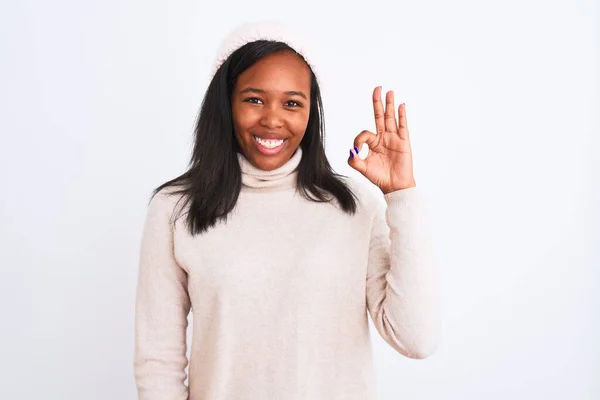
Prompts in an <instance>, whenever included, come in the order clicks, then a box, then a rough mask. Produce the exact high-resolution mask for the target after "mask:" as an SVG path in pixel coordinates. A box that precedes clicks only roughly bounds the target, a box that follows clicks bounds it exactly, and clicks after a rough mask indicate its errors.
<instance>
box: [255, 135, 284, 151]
mask: <svg viewBox="0 0 600 400" xmlns="http://www.w3.org/2000/svg"><path fill="white" fill-rule="evenodd" d="M286 141H287V139H279V140H264V139H261V138H259V137H257V136H254V142H255V143H256V144H257V148H258V150H259V151H260V152H261V153H263V154H265V155H274V154H277V153H279V151H281V149H282V148H283V147H284V144H285V142H286Z"/></svg>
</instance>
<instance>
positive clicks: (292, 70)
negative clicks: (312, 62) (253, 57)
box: [236, 51, 310, 91]
mask: <svg viewBox="0 0 600 400" xmlns="http://www.w3.org/2000/svg"><path fill="white" fill-rule="evenodd" d="M236 86H237V87H238V88H239V89H243V87H245V86H257V87H258V86H260V88H261V89H264V90H269V89H272V90H294V89H302V90H306V91H308V89H309V88H310V70H309V68H308V65H306V63H305V62H304V60H302V59H301V58H300V57H299V56H298V55H296V54H294V53H292V52H288V51H285V52H277V53H274V54H270V55H268V56H266V57H264V58H262V59H260V60H259V61H258V62H256V63H255V64H254V65H252V66H251V67H250V68H248V69H247V70H246V71H244V72H243V73H242V74H240V76H239V77H238V79H237V85H236Z"/></svg>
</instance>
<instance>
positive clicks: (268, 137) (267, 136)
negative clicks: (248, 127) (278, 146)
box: [252, 133, 287, 140]
mask: <svg viewBox="0 0 600 400" xmlns="http://www.w3.org/2000/svg"><path fill="white" fill-rule="evenodd" d="M252 136H255V137H257V138H259V139H262V140H285V139H287V138H284V137H281V136H277V135H275V134H269V133H267V134H265V135H252Z"/></svg>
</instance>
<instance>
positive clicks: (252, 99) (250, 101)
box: [244, 97, 262, 104]
mask: <svg viewBox="0 0 600 400" xmlns="http://www.w3.org/2000/svg"><path fill="white" fill-rule="evenodd" d="M244 101H245V102H248V103H254V104H260V103H261V102H262V101H261V100H260V99H259V98H258V97H248V98H247V99H244Z"/></svg>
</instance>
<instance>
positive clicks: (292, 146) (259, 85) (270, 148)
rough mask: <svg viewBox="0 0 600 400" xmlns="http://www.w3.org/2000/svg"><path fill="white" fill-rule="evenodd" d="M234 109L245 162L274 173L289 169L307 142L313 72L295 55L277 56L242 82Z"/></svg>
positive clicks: (237, 87) (249, 71)
mask: <svg viewBox="0 0 600 400" xmlns="http://www.w3.org/2000/svg"><path fill="white" fill-rule="evenodd" d="M231 109H232V114H233V125H234V131H235V137H236V139H237V141H238V143H239V145H240V147H241V149H242V151H243V153H244V155H245V156H246V158H247V159H248V160H249V161H250V162H251V163H252V164H253V165H254V166H255V167H257V168H260V169H262V170H265V171H271V170H273V169H276V168H278V167H280V166H282V165H283V164H285V163H286V162H287V161H288V160H289V159H290V158H291V157H292V155H293V154H294V152H295V151H296V149H297V148H298V146H299V145H300V141H301V140H302V138H303V137H304V132H305V131H306V126H307V125H308V117H309V113H310V70H309V68H308V66H307V65H306V63H305V62H304V61H303V60H302V59H301V58H300V57H299V56H298V55H296V54H294V53H291V52H277V53H273V54H270V55H268V56H267V57H264V58H262V59H261V60H259V61H258V62H256V63H255V64H254V65H252V67H250V68H248V69H247V70H246V71H244V72H243V73H242V74H240V75H239V76H238V79H237V82H236V85H235V87H234V88H233V93H232V99H231Z"/></svg>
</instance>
